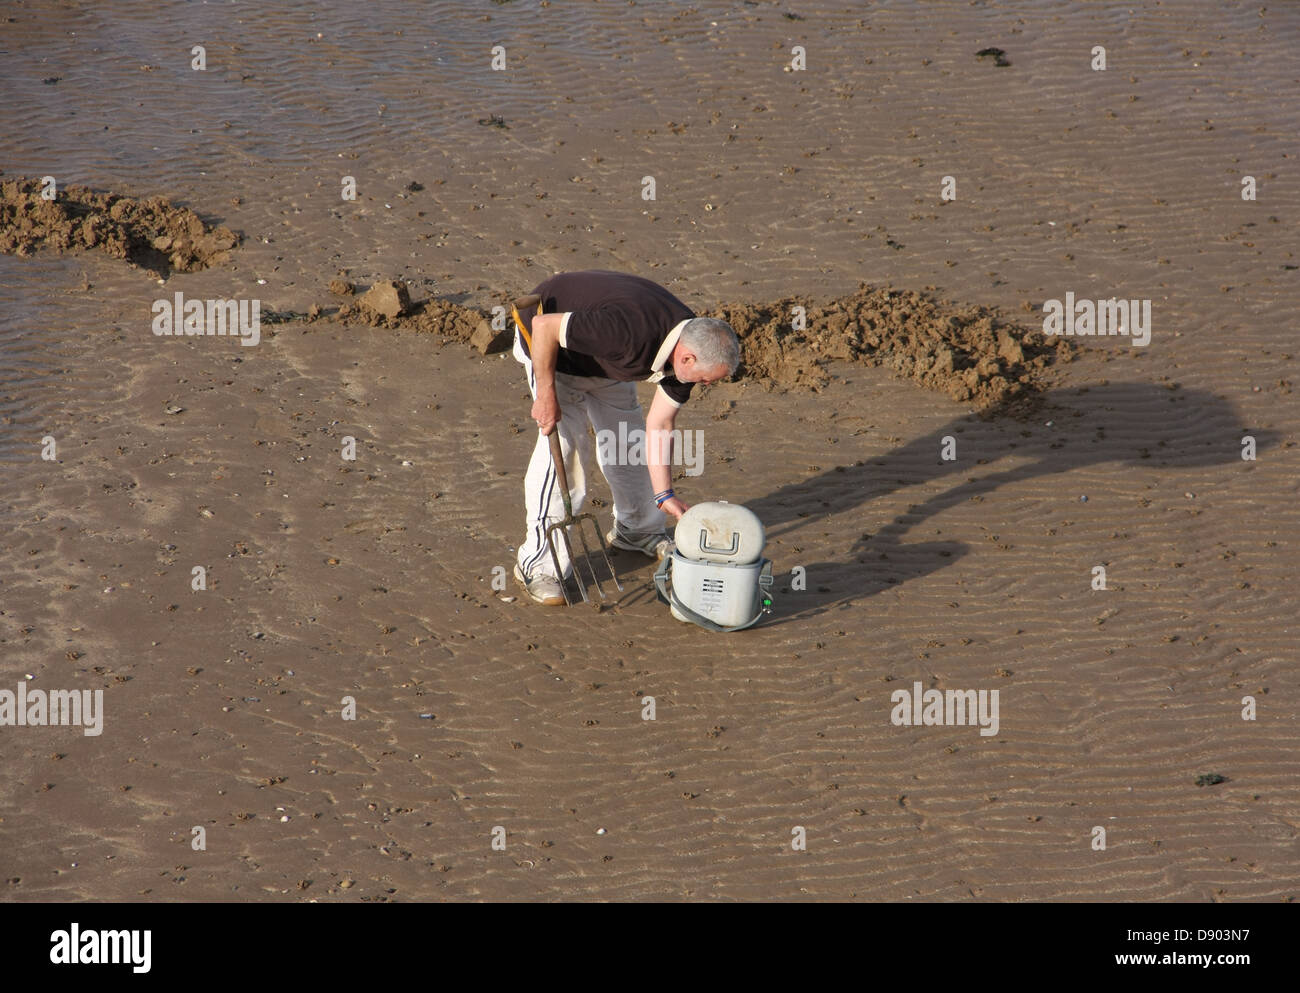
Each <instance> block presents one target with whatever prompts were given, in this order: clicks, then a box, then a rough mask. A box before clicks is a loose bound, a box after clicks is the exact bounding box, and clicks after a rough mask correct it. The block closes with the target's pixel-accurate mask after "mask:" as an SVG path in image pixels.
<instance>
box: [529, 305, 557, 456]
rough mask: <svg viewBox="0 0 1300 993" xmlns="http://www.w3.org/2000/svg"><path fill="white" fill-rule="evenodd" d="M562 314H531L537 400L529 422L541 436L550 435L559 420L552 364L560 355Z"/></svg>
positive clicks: (553, 365)
mask: <svg viewBox="0 0 1300 993" xmlns="http://www.w3.org/2000/svg"><path fill="white" fill-rule="evenodd" d="M563 320H564V315H563V314H535V315H533V330H532V339H533V340H532V347H531V348H530V349H529V352H530V353H531V356H532V360H533V375H534V376H535V377H536V378H537V399H536V400H535V401H534V403H533V420H535V421H536V422H537V426H538V427H539V428H541V431H542V434H550V433H551V432H552V431H554V430H555V425H556V424H557V423H558V422H559V420H560V401H559V398H558V397H556V395H555V363H556V360H557V359H558V358H559V355H560V325H561V323H562V322H563Z"/></svg>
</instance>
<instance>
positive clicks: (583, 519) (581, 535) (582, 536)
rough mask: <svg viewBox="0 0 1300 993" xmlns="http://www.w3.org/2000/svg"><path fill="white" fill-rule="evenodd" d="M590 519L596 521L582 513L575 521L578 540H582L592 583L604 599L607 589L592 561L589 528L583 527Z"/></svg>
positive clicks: (575, 570)
mask: <svg viewBox="0 0 1300 993" xmlns="http://www.w3.org/2000/svg"><path fill="white" fill-rule="evenodd" d="M588 520H591V521H592V523H595V519H594V518H588V517H587V515H586V514H582V515H580V516H579V517H578V519H577V521H576V522H575V523H576V524H577V525H578V540H579V541H580V542H582V555H583V558H584V559H585V560H586V562H587V570H588V571H589V572H590V573H591V583H592V585H593V586H595V587H596V592H597V593H599V594H600V598H601V599H602V600H604V599H605V591H604V590H603V589H601V587H600V578H599V577H598V576H597V575H596V566H595V564H594V563H593V562H592V561H591V547H590V546H589V545H588V544H587V529H586V528H585V527H583V525H584V524H586V523H587V521H588ZM573 571H574V573H575V574H577V573H578V568H577V566H574V569H573Z"/></svg>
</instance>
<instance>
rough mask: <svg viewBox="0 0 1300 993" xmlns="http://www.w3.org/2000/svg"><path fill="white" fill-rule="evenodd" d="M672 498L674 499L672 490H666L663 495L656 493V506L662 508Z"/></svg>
mask: <svg viewBox="0 0 1300 993" xmlns="http://www.w3.org/2000/svg"><path fill="white" fill-rule="evenodd" d="M672 498H673V491H672V490H671V489H667V490H664V491H663V492H662V493H656V494H655V506H656V507H662V506H663V505H664V504H665V503H667V502H668V501H669V500H671V499H672Z"/></svg>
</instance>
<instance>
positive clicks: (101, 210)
mask: <svg viewBox="0 0 1300 993" xmlns="http://www.w3.org/2000/svg"><path fill="white" fill-rule="evenodd" d="M237 244H239V236H238V235H237V234H235V233H234V232H233V231H231V230H230V229H229V228H224V227H217V228H213V227H209V226H208V225H206V224H204V223H203V220H202V219H201V218H200V217H199V215H198V214H196V213H194V211H192V210H189V209H188V208H186V207H177V206H175V205H174V204H172V203H171V202H170V201H168V200H166V199H164V198H163V197H149V198H148V199H147V200H134V199H132V198H131V197H126V196H121V195H119V194H116V193H97V192H95V191H94V190H90V189H87V188H85V187H83V186H66V187H63V188H62V189H60V190H58V196H57V198H56V199H54V200H44V199H42V198H41V185H40V183H39V182H38V181H37V180H34V179H10V180H5V181H4V182H2V183H0V252H5V253H7V254H10V255H20V256H26V255H30V254H32V253H33V252H36V251H40V250H42V249H46V250H53V251H58V252H70V251H76V250H78V249H94V250H97V251H101V252H105V253H106V254H107V255H109V256H110V257H112V258H115V259H125V260H126V261H128V262H131V263H134V264H136V265H140V266H143V267H145V268H148V269H152V270H155V271H159V272H165V271H167V270H169V269H171V270H175V271H177V272H195V271H197V270H199V269H204V268H207V267H208V266H210V265H218V264H220V263H223V262H226V261H228V260H229V258H230V250H231V249H232V248H234V247H235V246H236V245H237Z"/></svg>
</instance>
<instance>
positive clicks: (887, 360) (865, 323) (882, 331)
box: [713, 283, 1074, 410]
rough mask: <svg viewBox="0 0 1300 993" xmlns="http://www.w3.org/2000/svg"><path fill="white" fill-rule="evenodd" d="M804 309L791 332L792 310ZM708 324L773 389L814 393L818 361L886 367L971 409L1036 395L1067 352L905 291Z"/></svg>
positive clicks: (994, 317) (753, 308) (1061, 343)
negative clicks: (735, 341) (719, 326)
mask: <svg viewBox="0 0 1300 993" xmlns="http://www.w3.org/2000/svg"><path fill="white" fill-rule="evenodd" d="M799 306H804V307H806V317H805V321H804V324H805V329H804V330H796V329H795V327H794V320H793V314H794V313H795V309H794V308H796V307H799ZM713 316H716V317H720V318H722V319H723V320H724V321H726V322H727V323H728V324H730V325H731V326H732V327H733V328H734V329H735V331H736V334H737V335H738V336H739V337H740V340H741V357H742V362H743V366H742V369H741V370H740V374H743V375H747V376H750V377H753V378H755V379H758V380H760V381H763V382H766V383H770V384H771V385H773V386H776V387H778V388H795V387H801V388H807V389H813V390H818V389H820V388H821V387H822V386H824V385H825V384H826V383H827V382H828V380H829V378H830V377H829V375H828V373H827V371H826V369H825V367H824V366H825V362H826V360H829V359H842V360H847V361H850V362H862V363H865V364H866V365H870V366H886V367H888V368H890V369H893V370H894V371H895V372H897V373H898V374H899V375H901V376H906V377H908V378H910V379H913V380H915V381H916V382H918V383H920V384H921V385H923V386H926V387H929V388H931V389H936V390H941V391H943V392H945V393H947V394H948V395H949V396H951V397H952V398H953V399H954V400H958V401H962V402H970V403H973V404H974V405H975V407H976V408H977V409H980V410H987V409H990V408H994V407H1001V406H1005V405H1007V404H1009V403H1013V402H1015V401H1017V400H1019V399H1027V398H1028V397H1029V395H1031V394H1033V393H1036V392H1037V390H1038V389H1039V387H1040V385H1041V382H1042V380H1043V379H1044V378H1045V373H1046V372H1047V370H1048V368H1049V367H1050V366H1052V365H1053V364H1055V363H1056V362H1059V361H1069V359H1070V358H1072V357H1073V354H1074V352H1073V344H1072V343H1070V342H1068V341H1067V340H1066V339H1063V338H1049V337H1047V336H1045V335H1043V334H1042V333H1041V332H1036V331H1033V330H1030V329H1026V328H1022V327H1018V326H1016V325H1014V324H1012V323H1010V322H1007V321H1005V320H1004V319H1003V318H1002V317H1001V316H1000V315H999V314H998V312H997V311H994V310H990V309H989V308H987V307H980V306H969V305H967V306H963V305H957V304H952V303H946V302H941V301H938V300H934V299H932V298H930V297H928V296H925V295H924V294H922V293H918V292H916V291H913V290H893V289H873V288H872V287H870V286H867V285H866V284H865V283H863V284H861V285H860V286H859V288H858V290H857V292H855V293H853V294H852V295H851V296H848V297H842V298H840V299H838V300H833V301H831V302H830V303H827V304H821V305H813V306H807V304H806V301H803V300H800V299H797V298H794V297H786V298H784V299H781V300H778V301H776V302H775V303H771V304H752V303H740V304H728V305H724V306H721V307H719V308H718V309H717V313H716V314H714V315H713Z"/></svg>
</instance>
